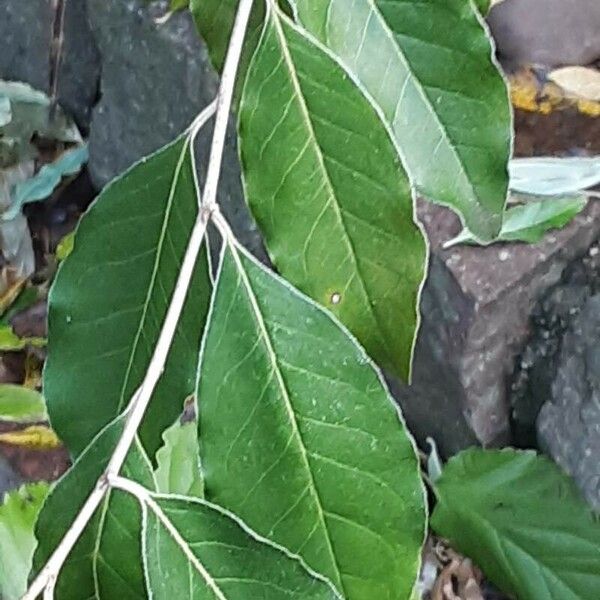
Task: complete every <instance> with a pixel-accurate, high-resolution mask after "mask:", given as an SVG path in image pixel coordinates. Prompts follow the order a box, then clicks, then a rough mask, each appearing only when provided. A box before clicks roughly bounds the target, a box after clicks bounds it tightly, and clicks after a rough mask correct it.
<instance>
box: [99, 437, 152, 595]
mask: <svg viewBox="0 0 600 600" xmlns="http://www.w3.org/2000/svg"><path fill="white" fill-rule="evenodd" d="M135 446H136V449H137V450H138V451H139V452H140V454H141V456H142V457H143V458H144V460H145V461H146V465H147V467H148V473H150V474H151V475H152V480H153V482H154V489H158V485H157V483H156V475H155V473H154V468H153V465H152V461H151V460H150V458H149V457H148V454H147V453H146V449H145V448H144V446H143V445H142V443H141V441H140V438H139V435H136V437H135ZM111 494H112V488H110V487H109V488H108V491H107V492H106V496H104V500H103V501H102V507H101V511H102V512H101V514H100V520H99V522H98V531H97V532H96V542H95V544H94V551H93V554H92V575H93V578H94V595H95V598H96V600H102V596H101V595H100V580H99V577H98V560H99V559H100V558H101V553H100V544H101V543H102V535H103V534H104V524H105V522H106V516H107V514H108V509H109V507H110V497H111ZM105 562H106V561H105ZM106 564H108V563H106Z"/></svg>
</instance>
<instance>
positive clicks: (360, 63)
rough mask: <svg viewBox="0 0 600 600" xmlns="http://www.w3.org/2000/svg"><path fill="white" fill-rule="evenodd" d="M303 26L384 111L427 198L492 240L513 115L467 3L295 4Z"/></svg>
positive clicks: (317, 0)
mask: <svg viewBox="0 0 600 600" xmlns="http://www.w3.org/2000/svg"><path fill="white" fill-rule="evenodd" d="M292 4H293V5H294V6H295V9H296V13H297V16H298V18H299V20H300V21H301V23H302V24H303V25H304V26H305V27H306V28H307V29H308V30H309V31H310V32H311V33H312V34H313V35H315V36H316V37H317V38H318V39H319V40H320V41H322V42H323V43H325V44H326V45H327V46H328V47H329V48H331V50H332V51H333V52H334V53H335V54H336V55H337V56H339V57H340V59H341V60H342V62H343V63H344V64H345V66H346V67H347V68H348V70H349V71H350V72H351V73H353V74H354V75H355V76H356V77H357V78H358V79H359V80H360V82H361V83H362V85H363V86H364V88H365V89H366V90H367V91H368V93H369V94H370V95H371V96H372V97H373V99H374V101H375V102H376V103H377V105H378V106H379V107H380V109H381V111H382V113H383V115H384V116H385V119H386V121H387V122H388V123H389V125H390V127H391V128H392V130H393V132H394V136H395V139H396V143H397V145H398V147H399V149H400V152H401V155H402V157H403V162H404V166H405V168H406V170H407V172H408V175H409V177H410V178H411V181H412V182H413V184H414V185H415V187H416V189H417V190H418V191H419V193H420V194H421V195H423V196H425V197H427V198H429V199H431V200H433V201H435V202H438V203H440V204H444V205H447V206H450V207H451V208H453V209H454V210H456V211H458V213H459V214H460V215H462V217H463V219H464V222H465V225H466V227H468V228H469V229H470V230H471V231H472V232H473V233H474V234H476V235H477V237H478V238H480V239H481V240H483V241H490V240H492V239H494V238H495V237H496V236H497V235H498V232H499V231H500V227H501V224H502V211H503V208H504V204H505V200H506V193H507V186H508V176H507V162H508V158H509V155H510V146H511V144H510V139H511V113H510V105H509V101H508V94H507V90H506V85H505V83H504V80H503V78H502V75H501V74H500V72H499V70H498V67H497V66H496V64H495V62H494V60H493V52H492V44H491V41H490V39H489V37H488V35H487V33H486V31H485V30H484V28H483V27H482V25H481V22H480V19H481V17H480V16H479V15H477V14H476V12H475V11H474V10H473V7H472V6H471V4H470V2H468V1H466V0H428V1H427V2H423V1H422V0H356V1H354V2H352V3H351V6H350V7H349V6H348V1H347V0H292Z"/></svg>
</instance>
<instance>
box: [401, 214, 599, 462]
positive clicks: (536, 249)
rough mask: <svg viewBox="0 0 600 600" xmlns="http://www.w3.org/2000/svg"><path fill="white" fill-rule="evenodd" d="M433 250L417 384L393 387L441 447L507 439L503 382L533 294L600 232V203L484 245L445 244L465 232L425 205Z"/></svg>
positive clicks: (524, 331)
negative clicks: (557, 226) (537, 230)
mask: <svg viewBox="0 0 600 600" xmlns="http://www.w3.org/2000/svg"><path fill="white" fill-rule="evenodd" d="M420 214H421V220H422V222H423V224H424V225H425V227H426V229H427V231H428V234H429V237H430V240H431V247H432V254H433V258H432V261H431V267H430V275H429V278H428V281H427V283H426V285H425V288H424V290H423V300H422V315H423V319H422V326H421V331H420V333H419V338H418V342H417V347H416V352H415V364H414V371H413V384H412V386H411V387H410V388H406V387H403V386H397V385H394V391H395V393H396V395H397V397H398V398H399V400H400V403H401V404H402V407H403V410H404V413H405V416H406V419H407V421H408V423H409V425H410V427H411V428H413V429H414V430H415V432H416V435H417V439H418V440H419V441H420V442H423V440H424V438H425V437H426V436H427V435H431V436H432V437H434V439H435V440H436V442H437V443H438V445H439V447H440V449H441V451H442V453H443V454H446V455H447V454H449V453H452V452H454V451H456V450H457V449H458V448H461V447H464V446H466V445H468V444H469V443H470V441H471V440H477V441H479V442H480V443H481V444H483V445H485V446H493V445H501V444H504V443H507V442H509V441H510V419H509V416H510V410H509V401H508V394H507V385H508V380H509V378H510V375H511V374H512V372H513V367H514V362H515V359H516V357H517V356H518V355H519V354H520V353H521V351H522V349H523V347H524V345H525V343H526V341H527V339H528V337H529V332H530V320H529V316H530V314H531V312H532V310H533V308H534V306H535V305H536V303H537V299H538V298H539V297H540V296H541V295H542V294H543V293H544V292H545V291H546V290H547V289H548V288H550V287H551V286H553V285H554V284H555V283H556V282H557V281H559V279H560V278H561V275H562V273H563V271H564V269H565V267H566V266H567V265H568V264H569V263H571V262H572V261H573V260H574V259H575V258H576V257H578V256H579V255H581V254H583V253H585V252H586V251H587V250H588V248H589V247H590V246H591V245H592V243H593V241H594V240H595V239H597V238H598V236H599V235H600V205H599V204H598V203H591V204H590V205H589V207H588V208H587V209H586V210H585V211H584V212H582V213H581V214H580V215H579V216H578V217H576V218H575V219H574V221H573V222H572V223H571V224H570V225H569V226H567V227H565V228H564V229H562V230H559V231H553V232H551V233H549V234H547V235H546V237H545V238H544V240H543V241H541V242H540V243H538V244H533V245H530V244H519V243H511V244H494V245H492V246H489V247H487V248H480V247H469V246H457V247H454V248H450V249H448V250H443V249H442V247H441V246H442V245H443V243H444V242H445V241H446V240H449V239H451V238H452V237H453V236H454V235H455V234H456V233H457V232H458V230H459V229H460V224H459V222H458V219H457V218H456V217H455V216H454V215H453V214H452V213H450V212H449V211H447V210H446V209H443V208H439V207H435V206H433V205H431V204H425V203H423V204H421V206H420Z"/></svg>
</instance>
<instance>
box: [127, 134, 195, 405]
mask: <svg viewBox="0 0 600 600" xmlns="http://www.w3.org/2000/svg"><path fill="white" fill-rule="evenodd" d="M188 146H189V138H187V139H186V140H185V142H184V143H183V147H182V149H181V154H180V155H179V160H178V161H177V165H176V166H175V171H174V172H173V181H172V182H171V188H170V190H169V197H168V199H167V205H166V207H165V216H164V219H163V222H162V229H161V232H160V236H159V238H158V244H157V246H156V258H155V260H154V266H153V268H152V275H151V276H150V283H149V285H148V292H147V293H146V299H145V300H144V305H143V309H142V314H141V316H140V322H139V325H138V329H137V332H136V335H135V338H134V340H133V345H132V348H131V352H130V354H129V361H128V363H127V369H126V371H125V376H124V378H123V385H122V386H121V393H120V394H119V404H118V406H117V413H120V412H121V411H122V410H123V403H124V401H125V392H126V390H127V385H128V384H129V377H130V375H131V370H132V369H133V361H134V359H135V355H136V352H137V349H138V345H139V341H140V338H141V336H142V331H143V329H144V325H145V323H146V316H147V314H148V307H149V306H150V301H151V299H152V294H153V293H154V290H155V284H156V280H157V276H158V266H159V265H160V260H161V258H162V250H163V244H164V242H165V238H166V236H167V229H168V224H169V219H170V217H171V208H172V206H173V200H174V198H175V190H176V189H177V185H178V183H179V175H180V173H181V169H182V168H183V164H184V162H185V157H186V154H187V150H188Z"/></svg>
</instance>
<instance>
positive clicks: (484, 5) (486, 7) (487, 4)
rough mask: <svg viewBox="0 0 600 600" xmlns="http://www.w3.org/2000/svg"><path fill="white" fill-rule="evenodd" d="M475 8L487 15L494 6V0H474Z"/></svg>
mask: <svg viewBox="0 0 600 600" xmlns="http://www.w3.org/2000/svg"><path fill="white" fill-rule="evenodd" d="M473 4H475V8H476V9H477V10H478V11H479V12H480V13H481V14H482V15H483V16H484V17H485V16H486V15H487V14H488V13H489V12H490V8H491V6H492V0H473Z"/></svg>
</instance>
